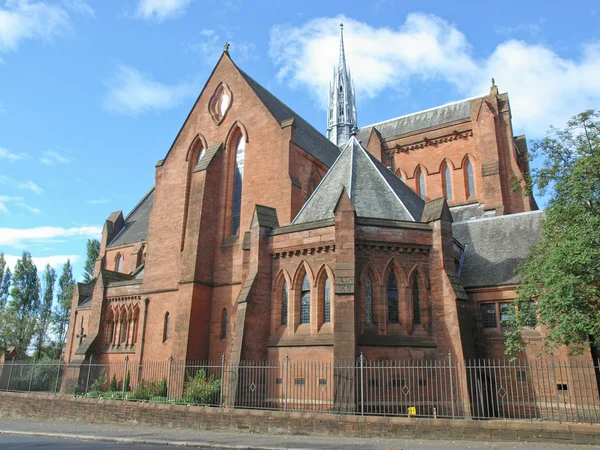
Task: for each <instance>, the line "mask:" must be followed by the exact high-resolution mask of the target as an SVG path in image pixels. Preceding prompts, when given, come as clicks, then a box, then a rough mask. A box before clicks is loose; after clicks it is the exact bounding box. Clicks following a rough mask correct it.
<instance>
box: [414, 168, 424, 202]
mask: <svg viewBox="0 0 600 450" xmlns="http://www.w3.org/2000/svg"><path fill="white" fill-rule="evenodd" d="M415 182H416V183H417V194H419V196H420V197H421V198H422V199H423V200H425V197H426V195H425V175H424V174H423V171H422V170H421V168H420V167H417V171H416V173H415Z"/></svg>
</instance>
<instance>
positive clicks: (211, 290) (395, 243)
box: [64, 29, 543, 366]
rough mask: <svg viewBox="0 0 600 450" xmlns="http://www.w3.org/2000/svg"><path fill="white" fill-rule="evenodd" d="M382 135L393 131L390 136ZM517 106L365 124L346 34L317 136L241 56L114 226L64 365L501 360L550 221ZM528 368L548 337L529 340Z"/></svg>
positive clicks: (203, 98) (225, 63) (76, 302)
mask: <svg viewBox="0 0 600 450" xmlns="http://www.w3.org/2000/svg"><path fill="white" fill-rule="evenodd" d="M382 119H386V118H382ZM526 171H528V159H527V142H526V138H525V136H522V135H521V136H515V135H514V132H513V127H512V121H511V108H510V102H509V97H508V94H507V93H500V91H499V90H498V87H497V86H496V85H495V83H494V82H493V81H492V86H491V88H490V90H489V92H488V93H486V94H485V95H482V96H480V97H475V98H469V99H465V100H461V101H458V102H454V103H450V104H446V105H442V106H439V107H436V108H432V109H429V110H425V111H419V112H415V113H412V114H408V115H405V116H401V117H395V118H391V119H386V120H383V121H381V122H378V123H374V124H370V125H364V126H360V127H359V124H358V122H357V110H356V96H355V89H354V83H353V81H352V77H351V75H350V71H349V67H348V64H347V61H346V56H345V51H344V42H343V29H342V30H341V36H340V54H339V62H338V64H337V65H336V66H335V69H334V74H333V79H332V82H331V85H330V88H329V108H328V111H327V128H326V129H324V130H321V131H319V130H317V129H315V128H314V127H313V126H312V125H310V124H309V123H308V122H307V121H306V120H304V119H303V118H302V117H300V116H299V115H298V114H296V113H295V112H294V111H293V110H292V109H291V108H290V107H289V106H288V105H285V104H284V103H283V102H281V101H280V100H278V99H277V98H276V97H275V96H274V95H273V94H271V93H270V92H269V91H268V90H267V89H265V88H264V87H263V86H261V85H260V84H259V83H258V82H257V81H255V80H254V79H253V78H252V77H251V76H250V75H248V74H247V73H246V72H245V71H244V70H242V69H241V68H240V67H238V66H237V65H236V63H235V62H234V61H233V59H232V57H231V55H230V54H229V52H228V50H227V46H226V49H225V51H224V52H223V54H222V55H221V57H220V59H219V61H218V62H217V64H216V66H215V68H214V70H213V72H212V73H211V75H210V77H209V78H208V80H207V82H206V84H205V86H204V88H203V90H202V92H201V93H200V95H199V97H198V99H197V100H196V102H195V104H194V106H193V107H192V109H191V111H190V113H189V115H188V116H187V118H186V119H185V121H184V123H183V125H182V127H181V129H180V131H179V133H178V134H177V136H176V137H175V140H174V142H173V144H172V146H171V148H170V149H168V151H166V154H165V156H164V158H163V159H161V160H160V161H158V162H157V163H156V167H155V184H154V186H153V187H151V188H150V190H149V191H148V192H147V194H146V195H145V196H144V197H143V198H142V199H141V200H140V201H139V203H138V204H137V205H136V206H135V207H134V208H133V210H132V211H131V212H130V213H129V214H128V215H126V216H124V215H123V213H122V212H121V211H117V212H113V213H112V214H110V215H109V216H108V218H107V220H106V222H105V224H104V228H103V232H102V239H101V249H100V254H99V256H98V259H97V261H96V266H95V272H94V279H93V280H92V281H91V282H90V283H89V284H79V285H78V287H77V290H76V292H75V295H74V298H73V308H72V315H71V319H70V322H69V336H68V341H67V345H66V352H65V355H64V359H65V361H66V362H68V363H69V364H71V365H73V366H76V365H77V364H84V361H87V360H89V358H90V356H92V355H93V358H94V360H95V361H103V362H121V361H123V359H124V357H126V356H128V357H129V358H130V359H131V360H135V361H140V362H141V361H166V360H168V359H169V358H171V357H172V358H173V359H174V360H178V361H183V360H213V361H215V360H220V359H221V357H222V355H224V357H225V359H226V360H227V361H231V362H232V363H239V362H241V361H279V360H282V359H283V358H284V357H286V356H287V357H289V358H290V359H291V360H295V361H322V362H333V361H356V360H357V358H358V357H359V355H360V354H362V355H363V356H364V357H365V358H367V359H368V360H403V359H411V360H419V359H427V360H432V359H438V358H445V357H446V356H447V355H448V354H450V355H451V356H452V357H453V358H456V359H457V360H464V359H468V358H494V357H495V358H500V357H504V344H503V334H502V333H503V327H504V326H505V323H506V319H507V314H508V305H509V302H510V301H511V300H512V299H514V298H515V296H516V293H515V288H516V286H517V284H518V278H517V277H516V275H515V273H514V270H515V268H516V267H517V266H518V264H519V263H520V262H522V261H523V260H524V258H525V256H526V255H527V252H528V249H529V248H530V246H531V245H533V244H535V243H536V242H537V240H538V239H539V236H540V232H541V224H542V220H543V213H542V212H541V211H538V208H537V205H536V203H535V200H534V199H533V197H527V196H524V195H523V194H522V193H521V192H518V191H514V190H513V189H512V183H513V181H512V180H513V179H515V178H516V179H521V178H522V175H523V173H525V172H526ZM524 336H525V338H526V341H527V346H526V348H527V350H526V352H525V353H526V354H527V356H536V355H537V354H538V352H539V348H540V342H541V339H542V332H541V331H540V330H539V329H538V327H536V325H535V324H532V326H531V327H530V328H528V329H527V330H526V331H525V334H524Z"/></svg>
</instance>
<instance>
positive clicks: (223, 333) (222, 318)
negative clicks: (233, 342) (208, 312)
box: [221, 309, 227, 341]
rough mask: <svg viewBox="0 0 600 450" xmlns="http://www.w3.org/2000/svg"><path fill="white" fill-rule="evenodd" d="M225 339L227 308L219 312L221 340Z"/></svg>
mask: <svg viewBox="0 0 600 450" xmlns="http://www.w3.org/2000/svg"><path fill="white" fill-rule="evenodd" d="M225 339H227V309H223V313H222V314H221V340H222V341H223V340H225Z"/></svg>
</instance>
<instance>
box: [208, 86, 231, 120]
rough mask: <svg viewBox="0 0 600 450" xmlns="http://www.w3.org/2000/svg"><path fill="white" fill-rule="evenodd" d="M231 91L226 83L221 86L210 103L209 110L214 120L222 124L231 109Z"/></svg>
mask: <svg viewBox="0 0 600 450" xmlns="http://www.w3.org/2000/svg"><path fill="white" fill-rule="evenodd" d="M231 97H232V95H231V90H230V89H229V86H227V85H226V84H225V83H221V84H219V86H218V87H217V89H215V92H214V94H213V95H212V97H211V98H210V101H209V102H208V110H209V111H210V114H211V116H212V118H213V120H214V121H215V122H216V123H217V124H220V123H221V122H222V121H223V119H224V118H225V115H226V114H227V111H228V110H229V108H230V107H231Z"/></svg>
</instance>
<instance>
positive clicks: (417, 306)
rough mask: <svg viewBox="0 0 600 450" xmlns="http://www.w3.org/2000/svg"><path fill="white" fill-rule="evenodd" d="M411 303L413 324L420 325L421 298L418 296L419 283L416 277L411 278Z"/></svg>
mask: <svg viewBox="0 0 600 450" xmlns="http://www.w3.org/2000/svg"><path fill="white" fill-rule="evenodd" d="M412 303H413V323H415V324H420V323H421V298H420V296H419V281H418V280H417V277H414V278H413V285H412Z"/></svg>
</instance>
